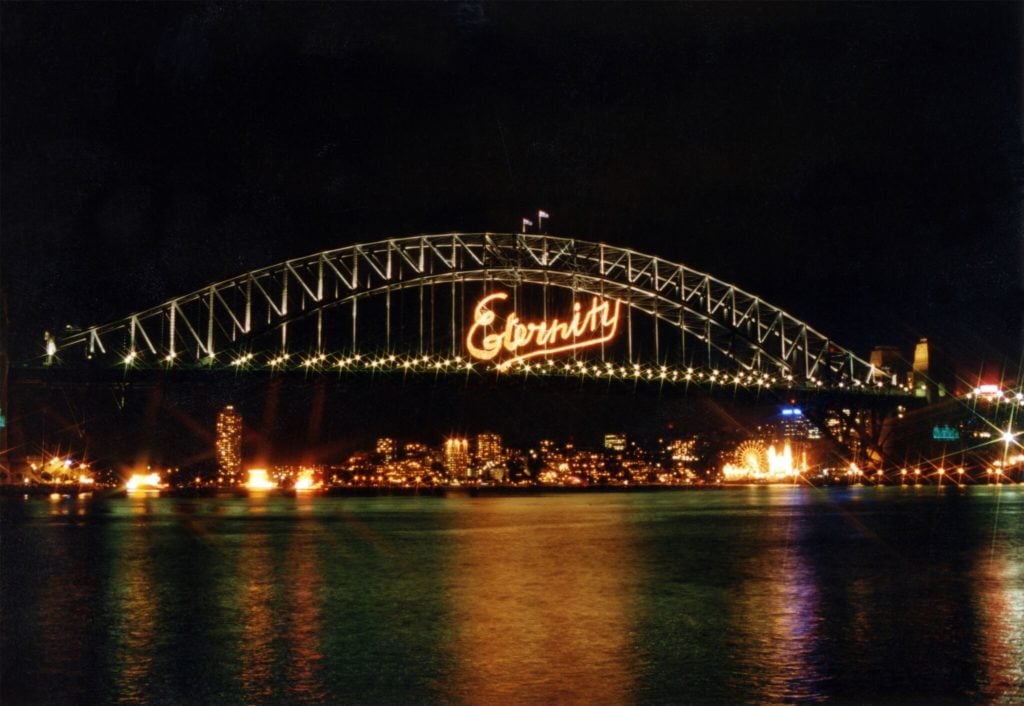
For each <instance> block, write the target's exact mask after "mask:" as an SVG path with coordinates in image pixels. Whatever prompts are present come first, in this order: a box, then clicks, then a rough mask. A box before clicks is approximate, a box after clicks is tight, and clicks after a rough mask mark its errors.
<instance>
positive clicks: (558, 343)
mask: <svg viewBox="0 0 1024 706" xmlns="http://www.w3.org/2000/svg"><path fill="white" fill-rule="evenodd" d="M506 299H508V294H507V293H506V292H496V293H494V294H491V295H489V296H486V297H484V298H483V299H481V300H480V301H479V302H477V304H476V307H475V308H474V309H473V325H472V326H470V327H469V333H468V334H467V335H466V349H467V350H468V351H469V354H470V355H471V356H473V357H474V358H477V359H479V360H494V359H495V358H497V357H498V356H499V355H500V354H501V353H502V351H505V352H507V353H511V354H513V356H512V357H511V358H508V359H506V360H504V361H503V362H502V363H501V365H502V367H507V366H508V365H511V364H512V363H515V362H518V361H521V360H527V359H529V358H535V357H537V356H541V355H551V354H555V353H565V352H568V351H574V350H579V349H581V348H587V347H590V346H595V345H599V344H601V343H605V342H607V341H610V340H611V339H612V338H614V337H615V335H616V334H617V333H618V327H619V309H620V307H621V304H622V303H621V302H620V301H618V300H617V299H601V298H599V297H593V298H592V299H591V303H590V308H589V309H587V311H586V312H584V311H583V310H582V305H581V304H580V302H574V303H573V313H572V318H571V319H569V320H568V321H559V320H558V319H552V320H551V321H548V320H541V321H539V322H528V323H527V322H523V321H520V320H519V317H518V316H517V315H516V314H515V312H513V313H511V314H509V315H508V316H507V317H506V319H505V328H504V330H503V331H501V332H496V333H487V332H486V329H487V327H488V326H491V325H492V324H494V322H495V320H496V319H497V314H496V313H495V312H494V310H493V309H490V308H488V305H489V304H490V303H491V302H494V301H504V300H506Z"/></svg>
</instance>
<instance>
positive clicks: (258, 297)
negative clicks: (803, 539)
mask: <svg viewBox="0 0 1024 706" xmlns="http://www.w3.org/2000/svg"><path fill="white" fill-rule="evenodd" d="M467 282H495V283H504V284H506V285H511V286H517V285H519V284H540V285H545V286H551V287H556V288H563V289H571V290H572V291H573V292H575V293H581V294H588V295H589V294H594V295H599V296H604V297H609V298H616V299H619V300H620V301H622V302H623V303H624V304H627V305H628V309H631V310H633V311H636V312H642V313H643V314H646V315H648V316H650V317H653V319H654V320H655V321H662V322H666V324H667V325H668V326H669V327H670V328H671V327H674V328H675V329H676V330H678V331H679V332H680V333H681V339H685V338H686V337H687V336H688V337H690V338H691V339H693V340H695V341H699V342H700V344H699V345H701V346H704V347H706V349H707V351H708V353H709V355H710V354H711V353H712V351H713V352H714V354H715V355H718V356H720V357H722V358H724V359H728V360H731V361H732V362H734V363H735V365H736V367H737V369H738V370H742V371H745V372H747V373H759V374H760V373H763V374H764V375H765V376H767V375H771V376H772V378H773V379H775V378H778V379H779V381H780V382H782V383H783V384H785V383H786V382H788V383H790V384H797V385H801V386H807V385H809V386H815V385H817V386H835V385H838V386H843V387H847V386H848V387H871V388H876V387H881V386H882V385H883V383H882V381H881V380H880V377H881V376H876V371H875V369H874V368H873V367H872V366H871V365H870V364H869V363H867V362H866V361H864V360H862V359H861V358H859V357H857V356H856V355H854V354H853V353H852V352H850V351H849V350H846V349H845V348H843V347H841V346H838V345H836V344H835V343H834V342H832V341H831V340H830V339H829V338H828V337H827V336H825V335H823V334H821V333H819V332H818V331H816V330H814V329H813V328H811V327H810V326H808V325H807V324H806V323H804V322H802V321H800V320H798V319H796V318H794V317H793V316H791V315H790V314H788V313H786V312H785V311H783V310H782V309H779V308H778V307H775V306H772V305H771V304H769V303H768V302H766V301H764V300H763V299H761V298H760V297H757V296H755V295H753V294H750V293H748V292H745V291H743V290H742V289H739V288H738V287H735V286H733V285H731V284H729V283H727V282H723V281H721V280H718V279H716V278H714V277H712V276H711V275H709V274H707V273H704V272H698V271H696V270H693V269H690V268H689V267H686V266H685V265H682V264H679V263H674V262H669V261H666V260H663V259H661V258H658V257H654V256H652V255H647V254H644V253H640V252H637V251H635V250H630V249H627V248H620V247H615V246H612V245H606V244H603V243H593V242H588V241H583V240H575V239H569V238H560V237H554V236H548V235H533V234H506V233H447V234H440V235H420V236H412V237H405V238H392V239H388V240H381V241H378V242H374V243H361V244H356V245H350V246H346V247H342V248H337V249H334V250H327V251H324V252H320V253H316V254H313V255H309V256H306V257H302V258H297V259H293V260H287V261H285V262H282V263H278V264H275V265H272V266H270V267H265V268H262V269H259V270H254V271H252V272H247V273H245V274H242V275H239V276H237V277H233V278H231V279H226V280H224V281H222V282H217V283H214V284H211V285H209V286H207V287H204V288H202V289H199V290H196V291H194V292H190V293H189V294H185V295H183V296H180V297H175V298H174V299H171V300H169V301H166V302H163V303H162V304H160V305H158V306H155V307H152V308H150V309H146V310H144V311H140V312H137V313H134V314H131V315H130V316H128V317H126V318H124V319H121V320H119V321H114V322H112V323H108V324H104V325H102V326H92V327H90V328H87V329H84V330H81V331H77V332H74V333H71V334H70V335H67V336H65V337H63V338H62V339H59V340H57V341H54V344H55V346H54V349H52V350H51V355H56V356H57V357H58V359H59V360H62V361H64V362H70V361H71V360H73V357H74V355H80V356H81V358H97V359H104V358H107V357H109V358H111V359H116V360H117V361H118V362H122V361H123V362H124V363H133V364H134V363H140V364H141V363H148V364H154V363H161V364H175V363H182V362H188V361H190V362H192V363H205V364H213V363H215V362H216V361H217V357H218V354H221V353H227V352H230V351H232V350H234V349H236V348H237V347H238V345H239V342H240V341H243V340H246V339H247V338H249V337H252V336H255V335H260V334H266V333H268V332H274V331H279V332H280V346H281V349H282V350H286V349H287V347H288V330H289V324H290V323H292V322H294V321H296V320H297V319H300V318H303V319H304V318H306V317H309V316H311V315H314V316H315V315H319V314H320V313H321V312H322V311H323V310H325V309H327V308H330V307H336V306H345V305H349V306H351V309H352V327H353V338H354V337H355V330H356V325H357V320H358V304H359V302H360V301H362V300H363V299H365V298H368V297H376V296H380V295H386V296H388V297H390V295H391V293H392V292H396V291H399V290H405V289H408V288H411V287H417V286H419V287H435V288H437V287H442V286H443V285H447V284H452V286H454V283H467ZM386 315H387V316H389V317H390V298H389V299H388V308H387V314H386ZM452 318H453V323H452V327H453V332H454V328H455V322H454V308H453V309H452ZM460 326H461V323H460ZM658 328H659V324H655V329H654V330H655V337H654V338H655V357H660V355H659V354H658V352H657V346H658V338H657V330H658ZM319 335H320V333H319V328H318V329H317V336H318V338H319ZM629 335H630V342H629V345H630V353H629V357H630V359H632V338H631V337H632V331H631V330H630V333H629ZM275 336H276V333H275ZM453 339H454V336H453ZM317 345H318V346H319V340H318V342H317ZM421 345H422V341H421ZM222 357H223V356H222ZM250 357H251V356H250ZM81 358H79V359H81ZM657 362H660V361H657ZM876 378H877V379H876Z"/></svg>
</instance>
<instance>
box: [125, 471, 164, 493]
mask: <svg viewBox="0 0 1024 706" xmlns="http://www.w3.org/2000/svg"><path fill="white" fill-rule="evenodd" d="M124 488H125V490H127V491H128V492H129V493H150V492H158V491H160V490H161V489H162V488H164V484H163V482H162V481H161V480H160V474H159V473H133V474H132V477H131V478H129V479H128V482H127V483H125V484H124Z"/></svg>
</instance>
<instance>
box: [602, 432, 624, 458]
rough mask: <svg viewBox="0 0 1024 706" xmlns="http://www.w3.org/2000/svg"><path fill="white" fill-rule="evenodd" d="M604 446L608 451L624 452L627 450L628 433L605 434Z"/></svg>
mask: <svg viewBox="0 0 1024 706" xmlns="http://www.w3.org/2000/svg"><path fill="white" fill-rule="evenodd" d="M604 448H605V449H606V450H608V451H618V452H620V453H621V452H622V451H625V450H626V435H625V434H605V435H604Z"/></svg>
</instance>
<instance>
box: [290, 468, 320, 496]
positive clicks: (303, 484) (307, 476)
mask: <svg viewBox="0 0 1024 706" xmlns="http://www.w3.org/2000/svg"><path fill="white" fill-rule="evenodd" d="M322 487H323V483H320V482H319V481H316V480H314V479H313V469H312V468H303V469H302V470H301V471H300V472H299V477H298V478H297V479H296V480H295V490H296V491H297V492H300V493H301V492H309V491H311V490H319V489H320V488H322Z"/></svg>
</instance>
